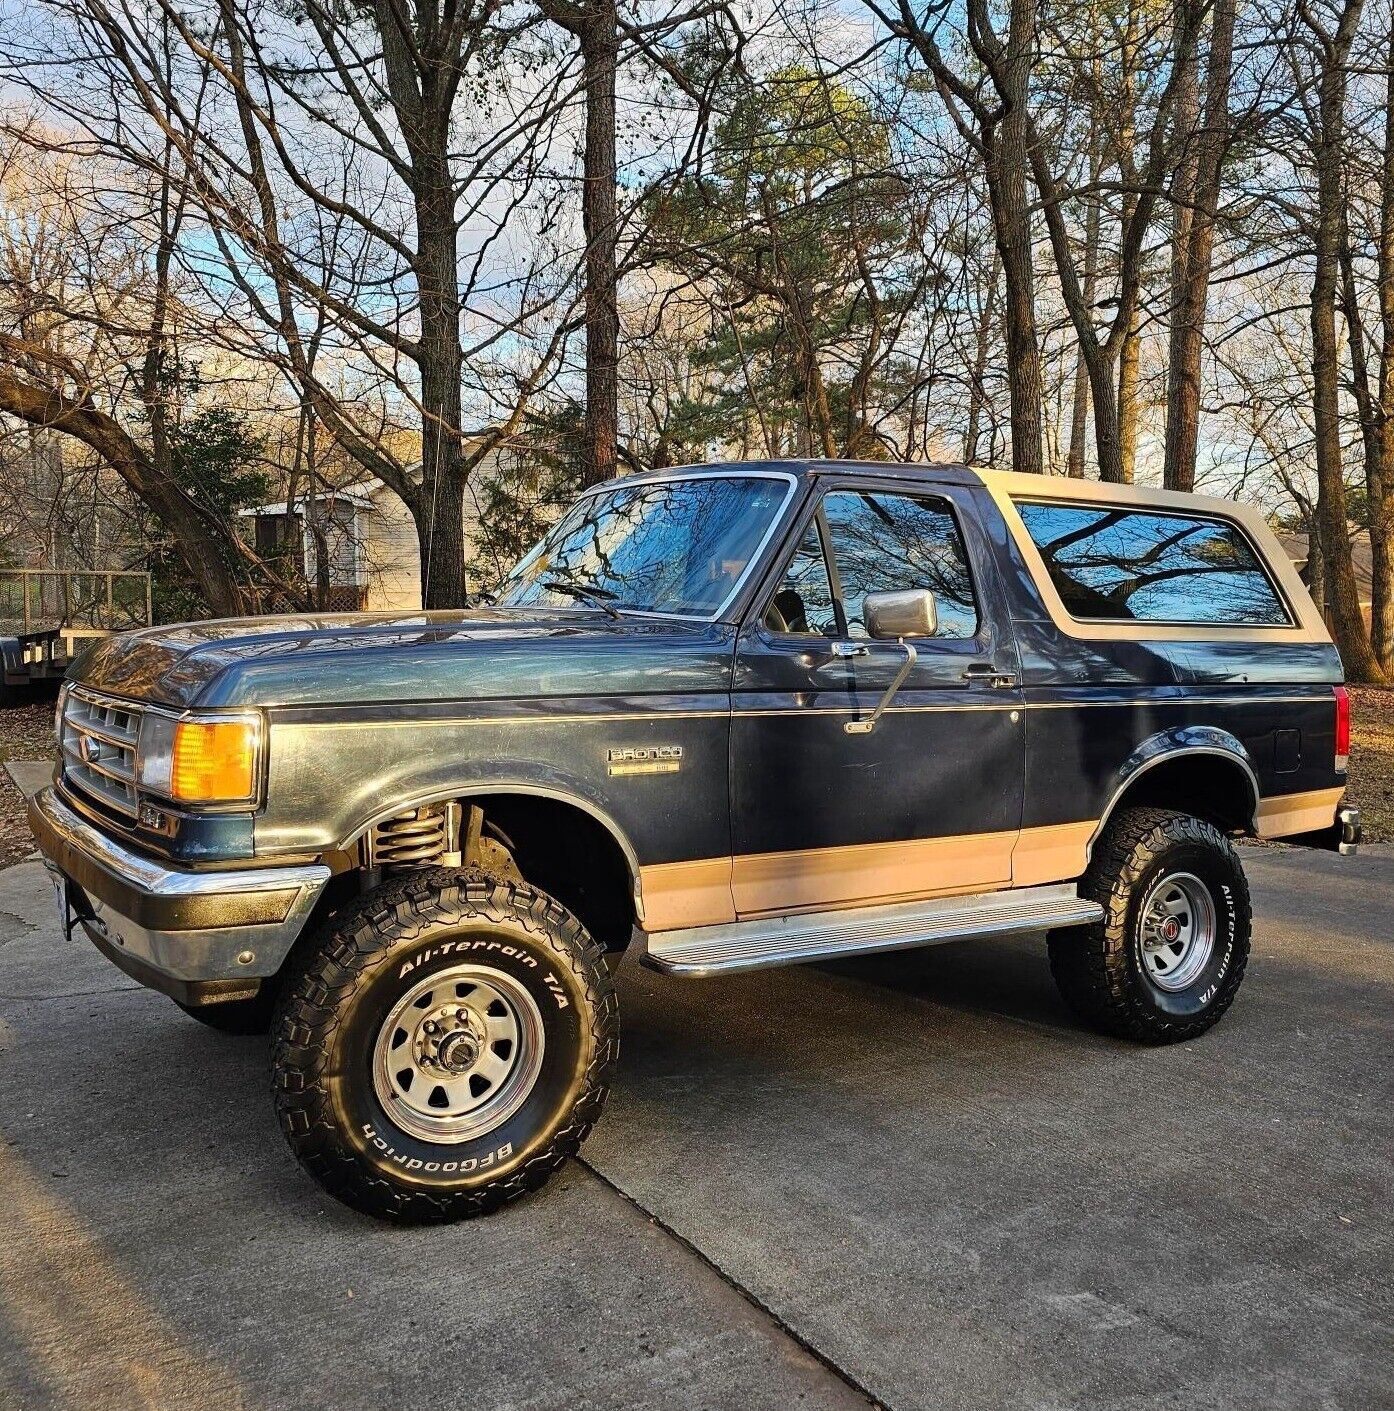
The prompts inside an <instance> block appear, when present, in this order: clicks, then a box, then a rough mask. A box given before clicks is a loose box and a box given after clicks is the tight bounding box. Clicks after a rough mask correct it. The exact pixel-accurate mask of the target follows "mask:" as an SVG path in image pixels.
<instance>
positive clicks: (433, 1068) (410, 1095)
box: [373, 965, 544, 1145]
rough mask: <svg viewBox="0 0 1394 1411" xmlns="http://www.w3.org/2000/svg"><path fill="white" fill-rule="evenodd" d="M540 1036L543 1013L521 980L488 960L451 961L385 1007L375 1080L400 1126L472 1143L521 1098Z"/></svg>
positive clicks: (538, 1062) (537, 1064)
mask: <svg viewBox="0 0 1394 1411" xmlns="http://www.w3.org/2000/svg"><path fill="white" fill-rule="evenodd" d="M543 1044H544V1037H543V1030H542V1013H541V1011H540V1010H539V1009H538V1007H537V1001H536V1000H534V999H533V997H532V995H531V994H529V993H528V991H527V989H526V988H524V986H523V985H522V984H520V983H519V982H518V981H517V980H515V979H514V978H513V977H512V976H511V975H508V974H505V973H504V972H503V971H502V970H495V969H493V968H492V967H491V966H488V965H455V966H452V967H451V968H450V969H448V970H438V971H436V973H435V974H434V975H431V976H430V977H429V978H427V979H424V980H419V981H417V983H416V984H415V985H413V986H412V987H411V989H409V990H408V991H407V992H406V994H404V995H403V996H402V997H401V999H399V1000H398V1001H397V1003H396V1004H395V1005H393V1006H392V1011H391V1013H390V1014H388V1016H387V1018H386V1019H385V1020H384V1021H383V1024H382V1028H381V1029H379V1030H378V1036H377V1040H376V1042H375V1043H374V1045H373V1087H374V1089H375V1090H376V1092H377V1096H378V1101H379V1102H380V1103H382V1106H383V1110H384V1111H385V1112H386V1113H387V1114H388V1115H389V1116H390V1117H391V1118H392V1120H393V1121H394V1122H395V1123H396V1124H397V1125H398V1126H399V1127H400V1128H401V1129H402V1130H403V1131H404V1132H409V1133H410V1134H411V1135H412V1136H414V1137H419V1138H420V1139H421V1140H422V1141H428V1142H440V1143H444V1144H449V1145H454V1144H456V1143H459V1142H467V1141H471V1140H473V1139H474V1138H475V1137H480V1136H483V1135H484V1133H486V1132H490V1131H492V1130H493V1129H494V1128H495V1127H497V1126H499V1125H500V1124H501V1123H503V1122H505V1121H507V1120H508V1118H510V1117H511V1116H512V1115H513V1114H514V1113H515V1112H516V1111H517V1110H518V1109H519V1108H520V1107H521V1106H522V1105H523V1102H524V1100H525V1099H526V1098H527V1095H528V1094H529V1093H530V1092H531V1091H532V1085H533V1084H534V1083H535V1082H536V1081H537V1075H538V1072H539V1071H540V1069H541V1067H542V1050H543Z"/></svg>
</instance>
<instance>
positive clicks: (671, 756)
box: [605, 745, 682, 774]
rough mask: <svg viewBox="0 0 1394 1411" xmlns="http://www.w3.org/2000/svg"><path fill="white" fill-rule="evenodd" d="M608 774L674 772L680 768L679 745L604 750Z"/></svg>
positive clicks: (635, 746) (637, 746) (680, 751)
mask: <svg viewBox="0 0 1394 1411" xmlns="http://www.w3.org/2000/svg"><path fill="white" fill-rule="evenodd" d="M605 768H606V770H607V771H608V772H609V773H610V774H676V773H677V772H678V770H680V769H681V768H682V746H681V745H634V746H626V747H625V748H623V749H612V750H606V751H605Z"/></svg>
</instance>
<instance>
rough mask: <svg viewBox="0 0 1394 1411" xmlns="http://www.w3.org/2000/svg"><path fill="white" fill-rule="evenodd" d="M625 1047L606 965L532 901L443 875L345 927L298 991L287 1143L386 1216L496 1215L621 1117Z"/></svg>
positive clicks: (534, 894) (352, 1200)
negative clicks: (615, 1098) (618, 1059)
mask: <svg viewBox="0 0 1394 1411" xmlns="http://www.w3.org/2000/svg"><path fill="white" fill-rule="evenodd" d="M618 1045H619V1029H618V1014H617V1009H616V1004H615V995H614V990H613V988H612V986H611V984H610V977H609V973H608V972H607V970H606V968H605V965H604V962H603V960H602V957H601V953H600V948H599V947H598V946H597V945H596V944H595V943H594V942H593V941H592V940H591V939H590V937H589V936H588V935H587V934H586V932H585V930H584V928H583V927H582V926H581V924H580V922H578V921H577V920H576V919H575V917H573V916H572V915H571V914H570V913H569V912H567V911H566V910H565V909H564V908H563V907H561V906H560V905H559V904H558V903H557V902H555V901H553V900H552V899H551V898H550V897H548V896H546V895H544V894H543V893H541V892H538V891H535V890H534V889H532V888H531V887H527V886H524V885H522V884H518V883H512V882H504V881H498V880H494V879H485V878H469V877H467V876H466V875H464V874H462V873H459V872H452V871H446V870H443V869H439V870H430V871H423V872H420V873H415V874H412V875H410V876H408V877H406V878H404V879H401V880H398V881H396V882H392V883H389V884H387V885H386V886H384V887H382V888H379V889H378V890H377V891H375V892H373V893H370V894H369V895H368V896H366V897H364V898H363V899H362V900H361V901H360V902H358V903H356V904H355V905H353V906H352V907H350V908H349V909H348V910H347V911H346V912H344V913H342V914H340V915H339V916H338V917H336V918H335V919H334V920H333V921H332V922H331V923H330V926H329V928H328V929H327V930H326V932H325V933H324V934H323V935H322V936H321V937H320V938H319V939H318V940H317V941H316V942H315V943H314V944H313V945H312V946H311V947H310V948H309V949H308V950H307V952H306V953H305V955H304V957H303V959H302V961H301V963H300V968H299V970H298V973H296V974H295V975H293V976H292V978H291V979H290V982H289V983H288V985H287V986H286V990H285V995H284V998H283V1000H282V1004H281V1009H280V1012H279V1015H278V1017H277V1021H276V1025H275V1029H274V1037H273V1050H272V1058H273V1082H274V1090H275V1098H276V1107H277V1111H278V1114H279V1116H280V1120H281V1126H282V1129H283V1130H284V1132H285V1134H286V1137H287V1139H288V1140H289V1142H290V1145H291V1148H292V1149H293V1150H294V1152H295V1154H296V1156H297V1157H298V1158H299V1160H300V1161H301V1163H302V1164H303V1165H304V1166H305V1167H306V1169H307V1170H308V1171H310V1173H311V1174H312V1175H314V1176H315V1177H316V1178H317V1179H318V1180H319V1181H320V1182H321V1183H322V1184H323V1185H324V1186H325V1187H326V1188H327V1189H328V1190H329V1191H330V1192H331V1193H332V1194H333V1195H335V1196H337V1197H338V1198H339V1199H340V1200H343V1201H344V1202H345V1203H347V1204H349V1205H352V1206H354V1207H356V1208H357V1209H359V1210H362V1211H365V1212H366V1213H368V1214H371V1215H377V1216H381V1217H383V1218H387V1219H393V1220H399V1221H436V1220H454V1219H462V1218H466V1217H469V1216H473V1215H482V1214H485V1213H487V1212H488V1211H490V1210H493V1209H496V1208H497V1207H498V1206H500V1205H502V1204H504V1203H505V1202H506V1201H509V1200H512V1199H513V1198H515V1197H516V1196H519V1195H521V1194H523V1192H525V1191H528V1190H535V1189H536V1188H537V1187H539V1186H540V1185H542V1183H543V1182H544V1181H546V1179H547V1178H548V1177H549V1176H550V1175H551V1173H552V1172H553V1171H554V1170H556V1168H557V1167H558V1166H560V1165H561V1163H562V1162H563V1161H564V1160H565V1159H566V1158H567V1157H568V1156H570V1155H572V1154H573V1153H574V1152H575V1151H576V1150H577V1148H578V1147H579V1146H580V1144H581V1142H582V1140H583V1139H584V1138H585V1136H586V1134H587V1133H588V1132H589V1131H590V1128H591V1126H592V1125H593V1124H594V1122H595V1120H596V1118H597V1117H598V1116H599V1115H600V1110H601V1108H602V1106H603V1105H604V1101H605V1095H606V1092H607V1089H608V1085H609V1079H610V1074H611V1071H612V1069H613V1066H614V1061H615V1056H616V1053H617V1050H618Z"/></svg>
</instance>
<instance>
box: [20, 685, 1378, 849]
mask: <svg viewBox="0 0 1394 1411" xmlns="http://www.w3.org/2000/svg"><path fill="white" fill-rule="evenodd" d="M1350 698H1351V756H1350V798H1351V801H1352V802H1353V803H1355V804H1357V805H1358V806H1359V808H1360V812H1361V816H1362V820H1363V822H1364V825H1365V838H1366V840H1367V841H1368V842H1372V843H1387V842H1391V841H1394V689H1384V688H1380V687H1375V686H1352V687H1351V691H1350ZM53 753H54V749H53V703H52V702H51V701H39V702H36V703H34V704H32V705H21V706H10V707H8V708H6V707H0V765H3V764H4V762H5V761H6V760H7V759H50V758H52V756H53ZM33 851H34V840H33V838H32V837H31V836H30V833H29V825H28V823H27V822H26V821H25V817H24V800H23V798H21V796H20V792H19V790H18V789H17V788H15V786H14V784H13V783H12V782H11V780H10V776H9V775H8V774H6V773H5V772H4V770H3V769H0V867H8V866H9V865H10V864H11V863H14V862H20V861H22V860H23V859H24V858H26V857H28V856H29V855H30V854H31V853H32V852H33Z"/></svg>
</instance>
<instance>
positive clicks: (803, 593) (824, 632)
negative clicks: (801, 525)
mask: <svg viewBox="0 0 1394 1411" xmlns="http://www.w3.org/2000/svg"><path fill="white" fill-rule="evenodd" d="M765 626H766V627H768V628H769V630H770V631H771V632H779V633H794V634H796V635H800V636H801V635H804V634H807V635H810V636H814V637H836V636H838V635H839V633H838V626H837V610H836V608H834V606H833V590H832V584H831V582H830V581H829V579H828V565H827V561H826V560H825V559H824V557H823V543H822V540H821V539H820V537H819V534H818V525H817V523H816V521H815V522H814V523H812V524H810V525H809V526H808V529H807V530H806V531H805V533H804V536H803V538H802V539H801V540H800V541H799V547H798V548H797V549H795V550H794V557H793V558H792V559H790V560H789V567H788V568H787V569H785V571H784V577H783V578H782V579H781V580H780V583H779V587H778V588H777V589H776V590H775V595H774V597H773V598H771V599H770V605H769V607H768V608H766V609H765Z"/></svg>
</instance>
